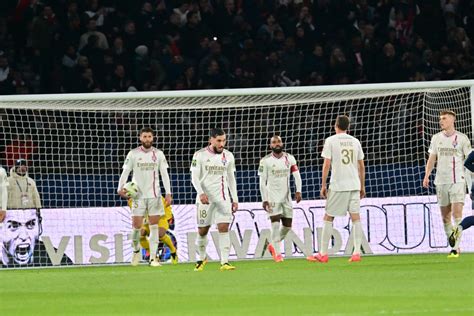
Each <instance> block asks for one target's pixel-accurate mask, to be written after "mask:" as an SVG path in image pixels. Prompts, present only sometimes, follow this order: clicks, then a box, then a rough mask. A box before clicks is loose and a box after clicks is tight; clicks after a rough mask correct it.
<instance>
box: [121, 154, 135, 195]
mask: <svg viewBox="0 0 474 316" xmlns="http://www.w3.org/2000/svg"><path fill="white" fill-rule="evenodd" d="M122 168H123V170H122V174H121V175H120V179H119V184H118V188H117V193H118V194H119V195H120V196H121V197H123V198H124V199H128V197H127V193H126V192H125V189H124V188H123V186H124V185H125V183H127V180H128V176H129V175H130V172H131V171H132V169H133V157H132V152H129V153H128V155H127V158H126V159H125V162H124V164H123V167H122Z"/></svg>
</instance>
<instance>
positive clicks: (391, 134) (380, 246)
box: [0, 80, 474, 267]
mask: <svg viewBox="0 0 474 316" xmlns="http://www.w3.org/2000/svg"><path fill="white" fill-rule="evenodd" d="M473 87H474V80H464V81H442V82H413V83H394V84H366V85H342V86H321V87H287V88H259V89H231V90H201V91H163V92H133V93H97V94H58V95H19V96H0V121H1V126H0V128H1V135H2V136H3V137H2V138H1V139H0V151H1V153H2V156H1V165H2V166H3V167H4V168H5V169H6V170H7V172H9V171H10V169H12V168H13V167H14V162H15V160H16V159H18V158H23V159H26V160H27V162H28V168H29V170H28V171H29V176H30V177H31V178H32V179H34V180H35V181H36V184H37V187H38V190H39V193H40V195H41V199H42V209H41V210H40V211H39V212H38V211H36V210H34V211H33V210H30V211H21V210H13V209H11V210H9V211H8V213H9V214H11V216H12V218H13V219H12V221H16V225H17V226H18V225H19V226H18V227H19V230H24V231H26V233H28V232H29V231H28V230H27V226H28V225H26V223H27V220H33V222H34V224H36V226H35V227H36V228H32V229H31V231H30V232H29V233H30V240H36V241H37V242H36V243H34V245H32V246H30V248H28V246H26V245H23V244H18V242H19V241H18V238H19V237H18V235H19V233H17V232H12V231H7V230H8V229H9V225H8V224H6V225H4V226H3V227H4V228H3V229H4V231H3V232H2V238H3V242H2V257H4V258H5V259H4V260H3V263H4V264H3V266H4V267H5V266H7V267H10V266H13V267H17V266H22V265H21V264H16V265H15V264H11V263H14V262H15V256H18V257H21V258H23V257H24V256H27V255H30V257H29V260H30V261H31V262H28V264H26V266H28V265H30V266H31V265H34V266H36V265H39V266H42V265H61V264H64V265H68V264H91V263H121V262H129V261H130V256H131V247H130V241H129V240H128V234H129V232H130V230H131V225H130V211H129V209H128V207H127V206H126V202H125V201H123V200H121V199H120V197H119V196H118V195H117V194H116V187H117V183H118V177H119V175H120V172H121V166H122V163H123V161H124V159H125V155H126V153H127V152H128V151H129V150H130V149H132V148H133V147H135V146H138V131H139V129H140V128H141V127H143V126H150V127H152V128H153V129H155V130H156V133H157V139H156V146H157V147H158V148H160V149H162V150H163V151H164V153H165V155H166V156H167V159H168V162H169V165H170V176H171V181H172V191H173V195H174V205H173V212H174V214H175V228H174V230H173V231H171V233H172V234H173V236H175V238H176V240H177V243H178V250H179V257H180V260H182V261H188V260H189V261H192V260H194V258H195V246H194V238H195V231H196V223H195V222H196V220H195V210H194V206H193V204H194V202H195V192H194V189H193V188H192V185H191V181H190V173H189V167H190V162H191V159H192V154H193V153H194V152H195V151H196V150H198V149H200V148H202V147H204V146H206V144H207V141H208V136H209V130H210V129H211V128H212V127H221V128H223V129H224V130H225V131H226V133H227V136H228V144H227V147H228V149H229V150H230V151H232V152H233V153H234V155H235V157H236V164H237V182H238V194H239V199H240V202H241V203H240V210H239V212H237V214H236V216H235V219H234V222H233V224H232V234H231V239H232V243H233V250H232V257H233V258H234V259H235V258H237V259H243V258H257V257H261V256H262V255H264V256H266V255H268V254H267V253H265V252H264V251H263V250H264V249H263V245H264V243H265V238H266V236H267V233H268V228H269V226H270V225H269V222H268V220H267V219H266V216H265V214H264V212H263V210H262V209H261V203H260V194H259V190H258V176H257V168H258V162H259V160H260V159H261V158H262V157H263V156H265V155H266V154H267V153H268V151H269V147H268V145H269V138H270V137H271V136H272V135H274V134H279V135H281V136H282V139H283V142H284V145H285V149H286V150H287V151H288V152H290V153H291V154H293V155H294V156H295V157H296V159H297V161H298V164H299V166H300V170H301V174H302V178H303V198H304V202H302V203H300V204H294V207H295V218H294V220H293V222H294V226H295V228H294V234H293V233H292V234H290V235H289V237H288V238H289V240H287V242H286V248H285V253H286V256H292V255H294V256H298V255H303V254H304V253H309V252H312V251H315V250H317V246H316V245H317V244H318V243H317V239H318V234H319V233H320V229H319V228H320V227H321V224H322V222H321V218H322V214H323V212H324V201H323V200H321V199H320V198H319V190H320V187H319V185H320V182H321V166H322V159H321V158H320V154H321V150H322V145H323V141H324V139H325V138H326V137H328V136H330V135H331V134H332V133H333V126H334V122H335V118H336V116H337V115H339V114H347V115H349V117H350V118H351V127H350V130H349V132H350V133H351V134H352V135H354V136H356V137H357V138H359V139H360V140H361V143H362V146H363V148H364V151H365V153H366V165H367V175H366V178H367V180H366V189H367V199H365V200H363V201H362V212H361V216H362V222H363V226H364V231H365V233H366V235H367V243H366V248H368V249H366V250H367V251H368V252H372V253H375V254H379V253H380V254H382V253H400V252H431V251H445V250H446V248H445V247H446V240H445V238H444V232H443V230H442V224H441V220H440V216H439V211H438V209H437V206H436V197H435V196H434V189H433V188H431V189H430V190H425V189H423V188H422V187H421V180H422V177H423V175H424V166H425V162H426V158H427V147H428V145H429V141H430V139H431V136H432V135H433V134H435V133H436V132H438V131H439V123H438V120H439V112H440V110H443V109H452V110H454V111H456V113H457V122H456V128H457V129H458V130H459V131H460V132H462V133H465V134H466V135H468V137H470V139H471V141H472V139H474V110H473V107H474V102H473V98H474V92H473ZM466 201H467V202H469V205H468V203H466V207H465V208H466V212H469V211H470V200H469V199H468V197H467V196H466ZM468 206H469V207H468ZM28 214H29V215H28ZM38 214H40V215H39V217H38ZM27 215H28V216H30V217H31V218H28V216H27ZM466 215H468V214H467V213H466ZM35 216H36V217H35ZM7 220H8V218H7ZM22 221H23V222H22ZM33 222H31V223H33ZM31 223H30V224H31ZM30 226H31V225H30ZM335 230H336V232H335V234H338V236H339V237H337V238H339V239H340V242H341V243H340V245H339V247H336V246H337V245H336V246H335V247H333V248H332V251H333V252H334V253H335V254H340V255H342V254H344V253H346V252H347V251H348V250H347V249H348V248H349V247H350V238H349V236H350V231H349V230H348V228H347V219H344V220H343V219H341V220H339V219H338V220H336V222H335ZM33 231H34V232H33ZM466 235H467V237H465V238H466V242H465V244H466V247H467V248H466V247H465V249H467V250H468V251H474V246H472V245H473V242H472V241H473V240H474V237H473V235H469V234H466ZM209 238H210V239H211V240H214V239H212V234H210V235H209ZM15 243H17V244H15ZM469 243H470V245H471V246H469ZM38 245H40V246H41V249H40V250H41V251H39V250H38V251H36V252H35V251H34V250H36V248H38V247H39V246H38ZM35 247H36V248H35ZM469 247H471V248H472V249H471V248H469ZM33 248H35V249H33ZM208 251H209V253H210V255H211V257H213V259H217V257H216V255H217V254H216V251H215V246H214V245H213V243H212V241H211V242H210V246H209V249H208ZM35 256H45V258H43V259H44V260H43V261H40V263H36V261H35V260H36V259H34V257H35ZM164 257H166V256H164Z"/></svg>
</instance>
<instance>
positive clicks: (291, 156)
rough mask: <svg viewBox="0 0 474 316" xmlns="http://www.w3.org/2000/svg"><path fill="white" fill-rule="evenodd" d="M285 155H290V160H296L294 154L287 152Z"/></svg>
mask: <svg viewBox="0 0 474 316" xmlns="http://www.w3.org/2000/svg"><path fill="white" fill-rule="evenodd" d="M285 155H286V157H288V159H289V160H295V161H296V158H295V156H293V155H292V154H290V153H287V152H285Z"/></svg>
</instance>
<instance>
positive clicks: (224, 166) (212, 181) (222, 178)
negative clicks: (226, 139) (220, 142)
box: [190, 146, 238, 202]
mask: <svg viewBox="0 0 474 316" xmlns="http://www.w3.org/2000/svg"><path fill="white" fill-rule="evenodd" d="M190 170H191V172H192V173H196V174H197V176H198V178H199V179H198V181H199V183H200V185H201V188H202V190H203V193H205V194H206V195H207V196H208V198H209V202H219V201H229V202H230V201H231V200H230V198H231V197H232V201H233V202H238V199H237V190H236V189H235V190H231V192H230V193H231V196H229V179H230V180H231V181H234V182H235V177H234V173H235V159H234V155H233V154H232V153H231V152H230V151H228V150H226V149H224V150H223V151H222V153H220V154H217V153H214V151H212V150H211V148H210V147H209V146H208V147H206V148H203V149H201V150H199V151H197V152H196V153H194V156H193V161H192V163H191V168H190ZM231 186H232V184H231ZM232 191H234V192H232ZM197 200H198V201H199V192H198V196H197Z"/></svg>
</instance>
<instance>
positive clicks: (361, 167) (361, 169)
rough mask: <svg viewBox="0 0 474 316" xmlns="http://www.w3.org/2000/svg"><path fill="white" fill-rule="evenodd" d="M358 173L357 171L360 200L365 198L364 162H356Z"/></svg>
mask: <svg viewBox="0 0 474 316" xmlns="http://www.w3.org/2000/svg"><path fill="white" fill-rule="evenodd" d="M357 164H358V167H359V168H358V171H359V180H360V198H361V199H362V198H364V197H365V163H364V160H362V159H361V160H358V161H357Z"/></svg>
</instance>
